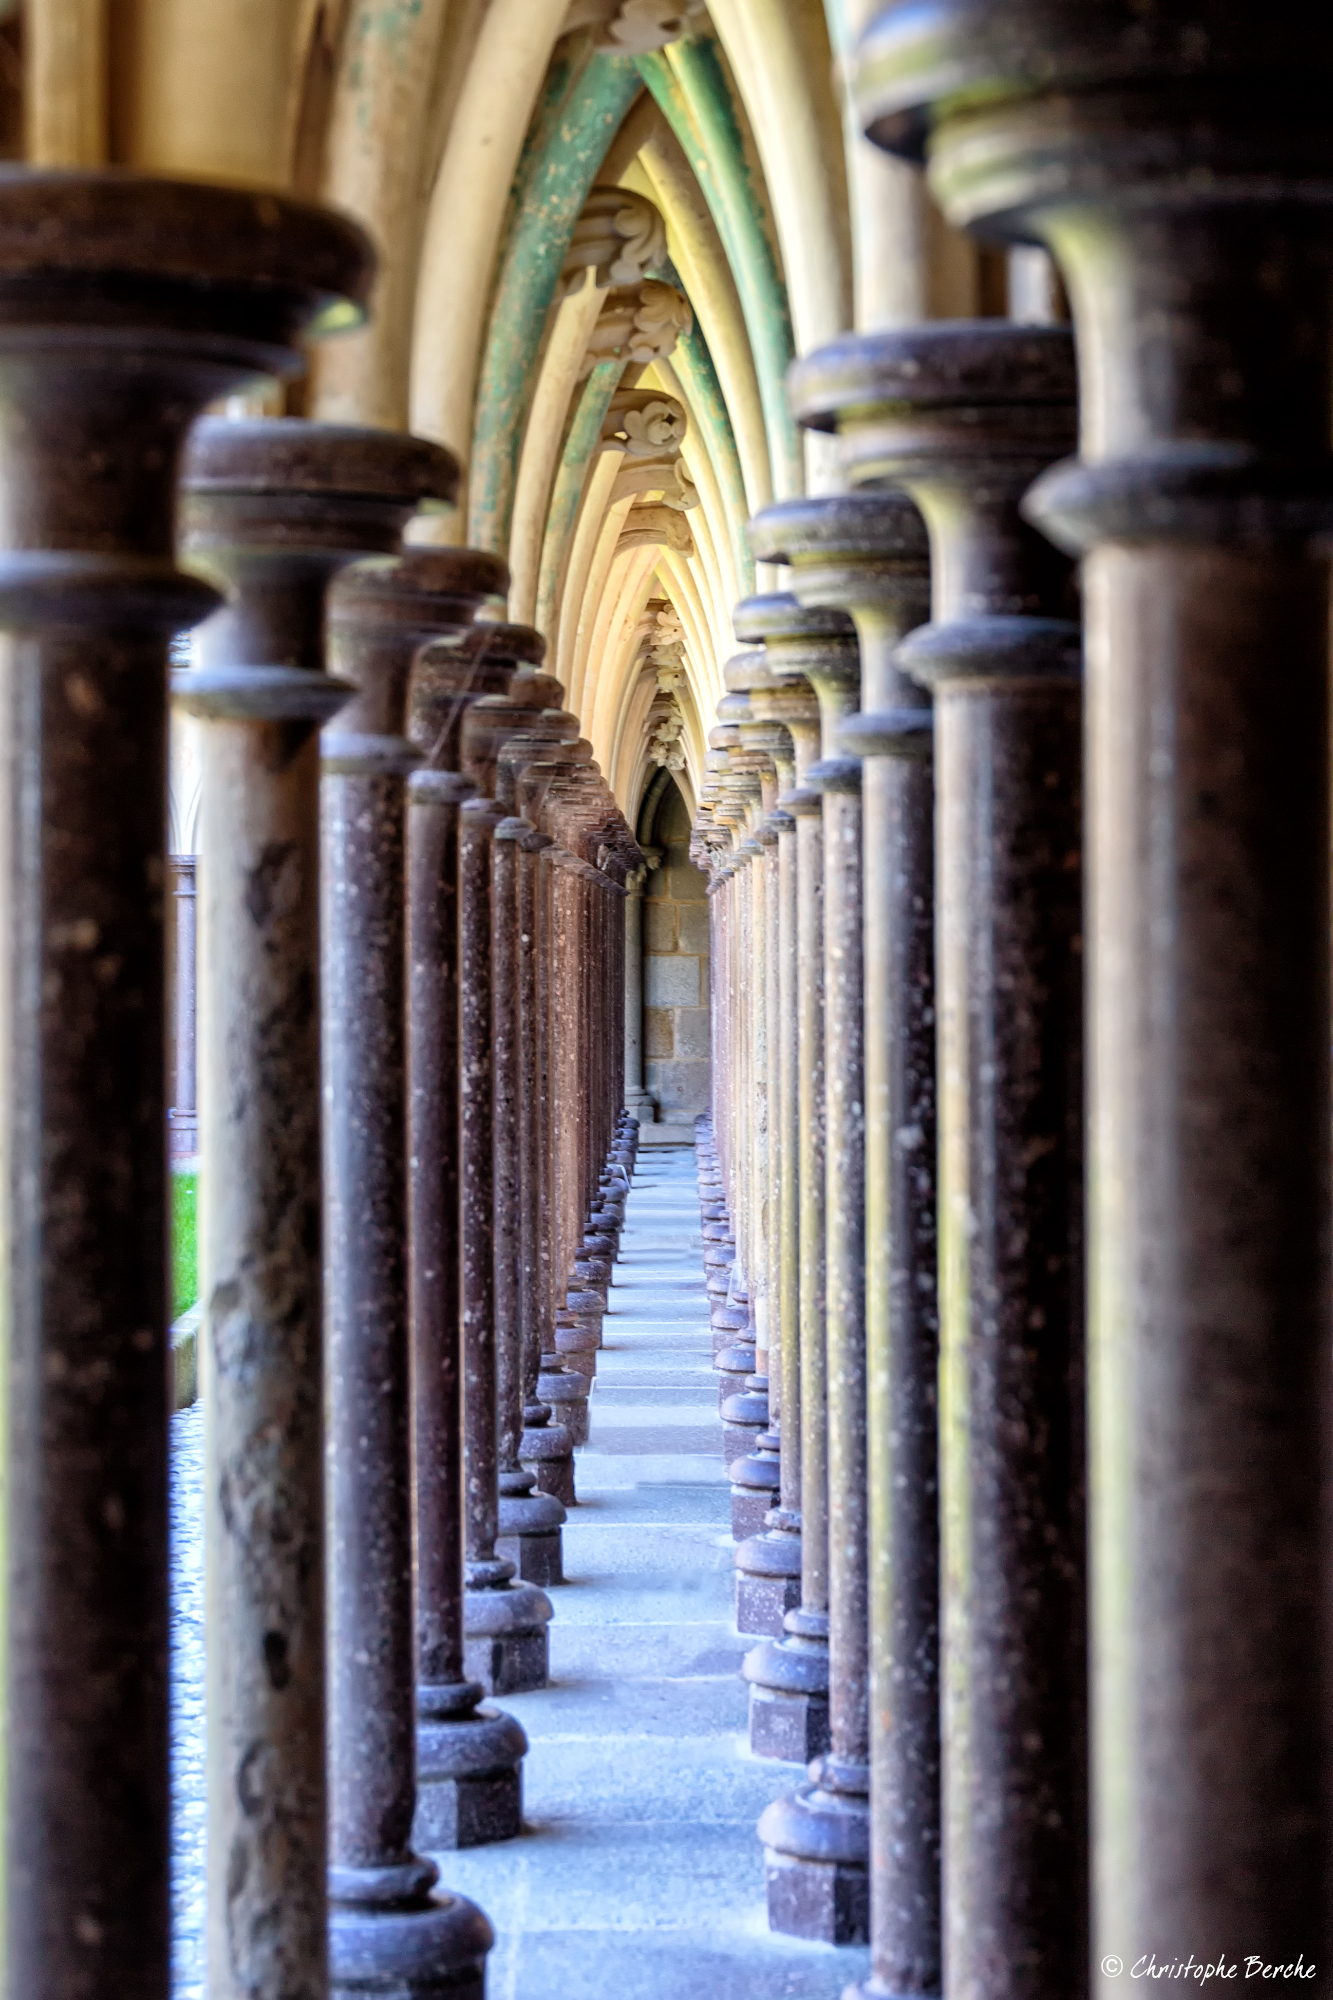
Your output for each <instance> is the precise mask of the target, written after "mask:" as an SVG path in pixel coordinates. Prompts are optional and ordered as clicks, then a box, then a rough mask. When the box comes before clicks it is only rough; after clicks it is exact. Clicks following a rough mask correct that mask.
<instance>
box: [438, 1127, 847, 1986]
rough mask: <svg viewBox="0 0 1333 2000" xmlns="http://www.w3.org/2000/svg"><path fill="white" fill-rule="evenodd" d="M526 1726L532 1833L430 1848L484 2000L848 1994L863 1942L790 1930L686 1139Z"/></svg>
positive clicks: (601, 1377) (603, 1389) (645, 1250)
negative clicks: (475, 1937) (750, 1720)
mask: <svg viewBox="0 0 1333 2000" xmlns="http://www.w3.org/2000/svg"><path fill="white" fill-rule="evenodd" d="M615 1278H616V1282H615V1285H614V1286H613V1288H612V1291H611V1295H610V1311H609V1312H608V1314H607V1317H606V1320H605V1322H604V1325H603V1342H604V1345H603V1348H602V1352H601V1353H600V1354H599V1355H598V1357H597V1380H596V1384H595V1386H594V1389H593V1396H592V1404H591V1411H592V1428H591V1435H590V1437H589V1441H588V1444H587V1445H586V1446H585V1447H584V1448H583V1449H582V1450H581V1451H580V1452H579V1454H578V1473H577V1477H578V1490H579V1505H578V1507H577V1508H575V1509H574V1510H572V1511H571V1514H570V1519H569V1524H568V1526H567V1528H566V1530H565V1572H566V1574H567V1575H568V1576H569V1577H570V1578H572V1579H573V1581H572V1582H570V1583H568V1584H567V1585H565V1587H564V1588H563V1589H559V1590H556V1591H553V1593H552V1596H553V1599H554V1602H555V1618H554V1620H553V1622H552V1625H551V1678H552V1682H553V1685H552V1686H551V1687H549V1688H547V1689H544V1690H543V1691H542V1693H540V1694H530V1695H520V1696H510V1697H508V1698H507V1699H506V1700H505V1702H504V1707H505V1708H507V1709H508V1710H509V1712H510V1713H511V1714H513V1715H516V1716H517V1717H518V1718H519V1720H520V1721H521V1722H522V1724H523V1727H524V1728H525V1729H526V1731H527V1732H528V1737H529V1740H530V1743H531V1746H532V1747H531V1749H530V1751H529V1753H528V1756H527V1758H526V1760H525V1766H526V1768H525V1778H524V1798H525V1808H526V1817H527V1822H528V1832H527V1833H526V1834H525V1835H524V1836H523V1837H522V1838H521V1839H519V1840H516V1841H509V1842H506V1843H504V1844H503V1845H500V1846H496V1847H485V1848H473V1849H471V1850H470V1851H469V1852H466V1853H463V1854H442V1855H439V1856H437V1859H438V1861H439V1863H440V1869H441V1874H442V1877H443V1879H444V1881H445V1882H447V1883H448V1884H450V1886H452V1887H454V1888H458V1889H461V1890H463V1891H464V1893H465V1894H467V1895H469V1896H472V1897H473V1898H475V1900H476V1901H477V1902H479V1903H480V1904H481V1905H482V1908H483V1909H484V1910H485V1911H486V1912H487V1914H488V1915H489V1917H490V1919H491V1921H492V1923H493V1924H494V1925H495V1929H496V1933H497V1939H496V1946H495V1950H494V1951H493V1953H492V1954H491V1961H490V1975H489V1980H488V1985H487V1992H488V2000H552V1996H559V2000H838V1996H839V1995H840V1994H841V1993H842V1990H843V1988H844V1986H846V1985H847V1984H848V1983H849V1981H851V1980H852V1979H855V1978H860V1977H862V1976H863V1975H864V1974H865V1972H866V1971H867V1970H868V1954H867V1953H865V1952H863V1951H836V1950H833V1949H831V1948H830V1947H828V1946H823V1945H813V1944H805V1943H802V1942H799V1941H797V1940H794V1939H785V1938H776V1937H774V1936H772V1935H771V1933H770V1932H769V1929H768V1920H767V1915H766V1911H765V1903H764V1865H763V1850H762V1849H761V1848H760V1846H759V1843H758V1841H757V1840H756V1839H755V1832H754V1828H755V1821H756V1820H757V1819H758V1817H759V1814H760V1813H761V1812H762V1810H763V1808H764V1807H765V1806H766V1805H767V1804H768V1802H769V1800H770V1799H772V1798H776V1797H777V1796H778V1795H779V1794H780V1793H782V1792H784V1791H788V1790H790V1789H791V1787H792V1786H793V1785H794V1784H795V1783H796V1782H797V1780H798V1779H799V1778H800V1777H801V1775H802V1773H801V1771H800V1769H799V1767H798V1766H795V1765H791V1764H772V1763H766V1762H764V1761H762V1760H760V1759H758V1758H754V1757H751V1756H750V1754H749V1750H748V1747H747V1738H746V1688H745V1684H744V1683H743V1682H742V1681H741V1680H740V1678H739V1676H738V1673H737V1669H738V1668H739V1666H740V1663H741V1659H742V1657H743V1655H744V1653H745V1651H746V1649H747V1647H748V1646H750V1645H752V1644H753V1643H754V1641H753V1640H748V1639H742V1638H741V1637H740V1636H739V1634H738V1633H737V1631H736V1627H735V1624H734V1622H733V1618H732V1546H733V1545H732V1539H731V1504H730V1489H729V1487H728V1485H727V1480H726V1473H725V1469H724V1467H723V1462H722V1427H721V1424H720V1423H719V1421H718V1415H717V1387H716V1380H717V1378H716V1377H715V1375H714V1373H713V1368H712V1338H711V1335H710V1332H709V1325H708V1308H707V1300H706V1298H705V1294H704V1281H703V1265H702V1237H701V1235H700V1229H699V1197H698V1188H697V1182H696V1178H695V1163H694V1153H693V1150H692V1149H691V1148H685V1147H681V1148H675V1149H670V1150H668V1149H665V1148H663V1149H661V1150H658V1149H656V1148H654V1149H652V1150H649V1149H648V1148H646V1147H645V1148H643V1149H642V1150H641V1151H640V1154H639V1161H638V1166H637V1169H636V1172H635V1176H634V1184H633V1189H632V1192H631V1194H630V1198H629V1202H628V1205H627V1209H626V1220H625V1229H624V1232H623V1235H622V1237H621V1255H620V1261H619V1263H618V1264H617V1265H616V1270H615Z"/></svg>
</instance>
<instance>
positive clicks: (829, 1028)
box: [749, 501, 870, 1944]
mask: <svg viewBox="0 0 1333 2000" xmlns="http://www.w3.org/2000/svg"><path fill="white" fill-rule="evenodd" d="M836 504H837V503H836V501H830V502H828V503H824V502H820V501H810V502H807V503H805V513H804V514H798V513H797V511H796V507H795V503H792V504H789V505H788V506H786V507H784V508H781V509H778V508H769V509H767V510H765V512H764V513H762V514H760V515H757V516H756V517H755V519H754V520H753V521H752V522H751V523H750V527H749V535H750V540H751V545H752V547H753V548H754V549H755V551H756V553H757V554H759V555H760V556H761V557H765V556H767V557H770V559H773V560H785V561H788V562H790V560H791V547H789V543H790V544H793V545H799V544H800V543H801V542H802V541H803V540H804V539H805V536H804V535H803V533H802V527H803V526H804V524H805V522H806V521H807V520H810V519H812V520H813V521H814V522H816V523H817V522H818V521H819V520H820V519H822V517H823V515H824V513H825V512H826V511H827V508H828V507H829V506H836ZM806 532H807V533H808V532H810V530H809V529H808V528H807V530H806ZM814 532H816V533H817V528H816V529H815V530H814ZM793 616H794V618H795V619H797V620H799V624H800V634H801V640H802V641H803V644H802V648H801V651H802V658H801V665H802V666H803V669H804V672H805V676H806V678H807V680H809V682H810V684H811V685H812V687H813V688H814V690H815V694H816V697H817V699H818V702H819V712H820V750H821V756H820V760H819V762H818V763H817V764H815V765H812V766H810V767H809V768H808V769H807V771H806V773H805V779H806V783H807V784H808V785H813V786H815V787H817V789H818V791H819V792H820V793H821V794H822V796H823V828H824V936H823V955H824V1047H825V1056H824V1093H825V1095H824V1103H825V1148H826V1150H825V1368H826V1397H827V1412H828V1416H827V1437H828V1521H829V1528H828V1536H829V1753H828V1755H827V1756H825V1757H823V1758H821V1759H820V1760H819V1761H818V1762H816V1763H815V1764H814V1766H813V1768H812V1771H811V1777H810V1782H809V1784H808V1785H806V1786H803V1787H802V1788H801V1789H799V1790H798V1791H797V1792H796V1793H795V1794H794V1795H793V1797H791V1798H790V1799H784V1800H778V1801H776V1802H775V1803H774V1804H773V1805H772V1806H770V1807H769V1808H768V1810H767V1811H766V1813H765V1814H764V1815H763V1817H762V1819H761V1821H760V1838H761V1839H762V1840H763V1842H764V1849H765V1858H766V1862H767V1868H768V1914H769V1923H770V1924H771V1925H772V1926H773V1928H774V1929H775V1930H785V1931H792V1932H794V1933H796V1934H797V1935H798V1936H802V1937H821V1938H824V1939H826V1940H827V1941H828V1942H830V1943H837V1944H850V1943H853V1942H859V1941H861V1940H863V1939H865V1938H866V1937H868V1936H869V1928H870V1897H869V1851H870V1768H869V1767H870V1745H869V1729H870V1715H869V1642H868V1604H867V1593H868V1587H869V1585H868V1568H867V1556H866V1493H867V1489H866V1462H865V1455H866V1417H865V1393H866V1377H865V1125H864V1116H863V1111H862V1099H863V1094H864V1078H863V1053H862V1052H863V1041H864V1036H863V1025H862V1022H863V994H862V947H861V771H860V765H859V764H858V763H857V761H856V759H855V758H853V757H848V756H844V755H842V754H840V752H839V749H838V744H837V729H838V724H839V722H840V721H841V719H842V718H843V717H844V716H845V715H847V714H849V713H850V712H851V711H852V710H853V709H854V708H855V707H856V704H857V693H858V689H859V685H860V664H859V658H858V652H857V644H856V635H855V631H854V629H853V626H852V622H851V620H850V618H848V617H847V615H846V613H845V612H842V611H838V610H832V611H824V610H812V609H807V608H805V607H802V609H801V610H800V611H799V612H797V613H795V614H793ZM769 644H770V647H773V645H774V642H773V637H772V635H771V634H770V636H769ZM774 650H775V651H776V650H778V649H777V648H774ZM788 656H789V657H790V655H788Z"/></svg>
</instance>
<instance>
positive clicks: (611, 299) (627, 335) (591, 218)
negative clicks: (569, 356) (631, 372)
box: [560, 187, 694, 382]
mask: <svg viewBox="0 0 1333 2000" xmlns="http://www.w3.org/2000/svg"><path fill="white" fill-rule="evenodd" d="M666 259H667V243H666V226H665V224H664V223H663V221H662V218H661V216H660V215H659V214H658V212H657V210H656V209H655V208H654V207H653V204H652V203H651V202H650V201H647V200H646V199H645V198H644V196H643V195H640V194H633V193H631V192H630V191H629V190H628V189H626V188H620V187H595V188H594V189H593V190H592V192H591V194H590V195H589V196H588V199H587V201H586V202H585V203H584V205H583V212H582V214H581V215H580V216H579V219H578V221H577V223H576V224H575V225H574V234H573V237H572V239H571V241H570V245H569V251H568V253H567V255H566V257H565V261H564V264H563V266H562V268H561V272H560V297H561V298H567V297H568V296H569V295H570V294H571V293H573V292H577V291H579V290H580V289H581V288H582V287H583V286H584V285H587V284H589V283H591V284H593V285H595V286H596V287H597V289H598V291H600V292H602V293H603V294H604V298H603V303H602V308H601V311H600V313H599V314H598V317H597V322H596V324H595V326H594V327H593V330H592V333H591V334H590V336H589V338H588V345H587V348H586V349H585V351H584V355H583V358H582V361H581V362H580V364H579V370H578V380H579V381H580V382H582V381H584V380H585V379H586V377H587V376H589V375H590V374H591V373H592V371H593V369H594V368H595V367H596V365H597V363H598V362H599V361H617V360H623V361H625V362H637V363H638V364H639V366H640V367H647V365H648V363H649V362H650V361H661V360H664V359H665V358H666V356H667V355H668V354H670V352H671V350H672V348H673V347H674V346H675V344H676V342H677V340H679V338H680V336H681V334H682V333H687V332H688V331H689V329H690V328H691V327H692V326H693V324H694V315H693V313H692V312H691V311H690V302H689V300H688V299H687V298H686V297H685V294H684V293H683V292H681V291H679V290H678V289H677V288H676V286H675V285H668V284H666V283H665V282H664V281H663V280H662V279H661V278H650V277H649V276H648V273H649V271H651V270H653V269H654V268H656V267H657V266H660V265H662V264H665V262H666ZM590 271H591V272H592V274H593V275H592V277H591V279H590V278H589V276H588V273H589V272H590Z"/></svg>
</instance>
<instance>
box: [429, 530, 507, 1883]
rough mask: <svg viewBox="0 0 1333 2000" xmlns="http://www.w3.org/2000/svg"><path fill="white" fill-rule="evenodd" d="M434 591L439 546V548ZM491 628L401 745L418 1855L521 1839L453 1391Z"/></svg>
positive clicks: (442, 647) (438, 678) (437, 681)
mask: <svg viewBox="0 0 1333 2000" xmlns="http://www.w3.org/2000/svg"><path fill="white" fill-rule="evenodd" d="M448 555H449V556H450V557H452V562H453V578H454V588H455V589H456V591H457V592H458V593H459V595H460V596H463V595H466V596H469V597H471V598H472V600H473V601H474V602H476V603H480V602H481V600H482V599H483V597H485V596H494V595H495V594H497V593H499V592H502V591H503V590H504V588H505V586H506V582H507V578H506V576H505V573H504V570H503V566H502V565H501V564H500V563H499V562H498V561H497V559H496V558H495V557H493V556H489V555H484V554H482V553H481V552H480V551H477V550H471V549H457V550H452V551H449V552H448ZM434 562H435V565H436V569H435V574H436V577H437V580H439V581H441V582H442V581H443V579H444V576H445V574H446V571H445V568H444V565H445V562H446V554H445V552H444V551H441V550H436V551H435V552H434ZM497 629H502V628H494V627H492V626H490V625H473V626H471V627H469V628H456V629H455V630H453V631H451V632H448V633H447V634H446V635H445V636H443V637H442V638H440V639H438V640H437V641H436V642H435V643H433V644H431V645H428V646H426V647H424V648H423V649H421V650H420V651H418V652H417V653H416V655H415V660H414V664H413V668H412V675H411V681H410V688H409V719H408V737H409V739H410V741H411V742H412V743H413V744H414V745H415V746H416V747H417V748H418V749H419V750H420V752H421V753H422V755H423V757H424V758H425V759H426V762H425V763H424V765H423V766H422V767H421V768H419V769H417V770H415V771H414V772H413V773H412V775H411V777H410V778H409V780H408V827H407V851H408V944H407V949H408V1078H409V1108H408V1140H409V1150H410V1176H409V1183H408V1197H409V1206H408V1212H409V1228H410V1240H409V1252H410V1255H409V1281H410V1298H411V1326H412V1356H413V1369H412V1373H413V1383H412V1402H413V1428H414V1458H415V1472H416V1539H417V1578H416V1586H417V1587H416V1603H417V1672H418V1683H417V1717H418V1720H417V1765H418V1768H417V1809H416V1816H415V1819H414V1822H413V1831H414V1835H415V1838H416V1839H417V1840H418V1841H419V1842H420V1843H421V1845H422V1846H424V1847H426V1848H427V1849H431V1850H435V1849H439V1848H446V1847H471V1846H476V1845H478V1844H480V1843H482V1842H486V1841H491V1840H507V1839H511V1838H512V1837H513V1836H515V1835H516V1834H518V1833H520V1832H521V1831H522V1827H523V1801H522V1779H521V1771H522V1759H523V1755H524V1752H525V1751H526V1749H527V1739H526V1737H525V1735H524V1733H523V1731H522V1729H521V1728H520V1727H519V1725H518V1724H517V1723H516V1722H515V1721H514V1720H513V1719H512V1717H510V1716H507V1715H504V1714H501V1713H498V1712H497V1711H495V1710H494V1709H485V1708H481V1707H480V1706H479V1705H478V1704H479V1703H480V1701H481V1697H482V1695H483V1693H484V1692H485V1690H484V1688H483V1687H482V1685H481V1683H480V1682H479V1681H476V1680H470V1679H469V1678H468V1676H467V1673H466V1671H465V1667H464V1638H463V1380H462V1332H461V1316H460V1283H461V1273H460V1256H461V1248H460V1242H461V1215H460V1194H459V927H458V918H459V907H458V813H459V807H460V806H461V805H462V803H463V802H464V800H465V799H467V798H470V797H471V796H472V795H473V792H474V791H475V786H474V785H473V783H472V781H471V779H470V778H466V777H464V776H463V774H462V772H461V770H460V768H459V765H460V762H461V736H462V724H463V717H464V715H465V714H466V712H467V710H468V708H469V706H470V705H471V703H473V702H474V701H477V700H480V699H481V698H482V697H483V696H486V695H492V694H499V693H503V692H504V690H505V689H506V688H507V687H508V685H509V682H510V679H511V677H512V675H513V672H514V665H513V662H512V660H510V659H509V658H508V657H507V656H506V655H505V654H504V652H503V650H501V649H497V648H496V647H495V646H494V644H493V643H492V639H493V634H494V632H495V631H496V630H497Z"/></svg>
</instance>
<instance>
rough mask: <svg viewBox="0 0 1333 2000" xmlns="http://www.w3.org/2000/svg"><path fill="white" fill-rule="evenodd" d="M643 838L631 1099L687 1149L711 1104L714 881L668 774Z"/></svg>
mask: <svg viewBox="0 0 1333 2000" xmlns="http://www.w3.org/2000/svg"><path fill="white" fill-rule="evenodd" d="M637 837H638V841H639V845H640V847H641V848H642V849H643V851H644V853H645V855H646V856H647V858H648V874H647V878H646V880H645V881H644V884H643V889H642V903H641V924H640V927H639V936H638V938H637V939H635V937H634V927H633V926H632V925H631V926H630V929H629V933H628V938H627V948H628V949H629V950H630V951H631V952H633V953H635V954H636V956H637V959H638V964H637V968H636V967H635V966H631V967H630V968H629V970H630V974H631V978H630V981H629V989H628V990H629V991H630V993H631V995H633V993H634V988H635V985H636V984H637V987H638V1013H639V1018H638V1021H637V1024H636V1022H635V1021H634V1020H633V1019H631V1020H630V1021H629V1022H628V1023H627V1028H628V1037H627V1040H628V1044H629V1051H630V1053H629V1060H628V1061H627V1064H626V1099H627V1102H629V1104H630V1105H631V1108H634V1109H637V1111H638V1114H639V1118H640V1121H641V1122H642V1123H643V1124H645V1125H646V1126H648V1127H649V1128H650V1130H652V1131H654V1132H657V1131H660V1132H661V1136H662V1138H663V1139H666V1138H667V1137H668V1136H671V1137H680V1138H682V1139H683V1138H685V1137H687V1136H688V1135H690V1134H691V1133H692V1131H693V1126H694V1121H695V1119H696V1118H697V1117H698V1115H699V1113H700V1112H701V1111H706V1110H707V1109H708V1104H709V1089H710V1082H711V1063H710V1054H711V1046H710V1039H709V959H708V897H707V877H706V876H705V875H704V874H703V872H702V870H700V869H698V868H696V867H695V865H694V863H693V862H692V861H691V859H690V818H689V812H688V810H687V808H686V805H685V801H684V799H683V798H682V797H681V794H680V790H679V787H678V786H677V784H676V781H675V779H674V778H673V777H672V775H671V773H670V772H669V771H668V770H666V769H665V768H659V769H658V770H657V771H656V772H655V773H654V775H653V777H652V780H651V781H650V783H649V785H648V788H647V790H646V792H645V793H644V797H643V804H642V805H641V807H640V809H639V822H638V829H637ZM636 969H637V971H638V973H639V978H638V981H637V982H636V981H635V980H634V979H633V973H634V971H635V970H636ZM636 1025H637V1026H638V1029H639V1047H638V1056H639V1067H638V1068H637V1069H636V1066H635V1061H634V1049H633V1044H634V1030H635V1027H636ZM636 1085H638V1086H639V1094H638V1095H637V1096H636V1095H635V1086H636Z"/></svg>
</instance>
